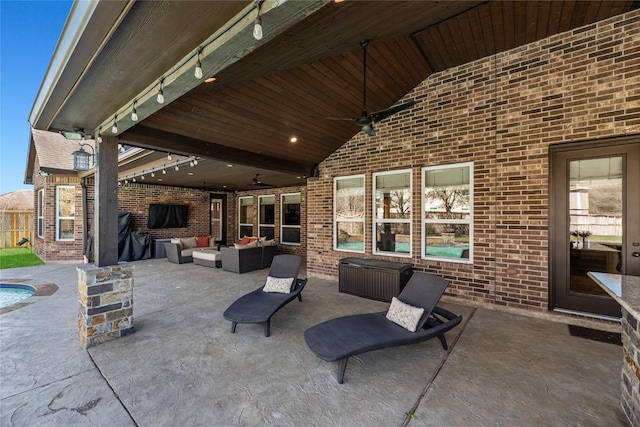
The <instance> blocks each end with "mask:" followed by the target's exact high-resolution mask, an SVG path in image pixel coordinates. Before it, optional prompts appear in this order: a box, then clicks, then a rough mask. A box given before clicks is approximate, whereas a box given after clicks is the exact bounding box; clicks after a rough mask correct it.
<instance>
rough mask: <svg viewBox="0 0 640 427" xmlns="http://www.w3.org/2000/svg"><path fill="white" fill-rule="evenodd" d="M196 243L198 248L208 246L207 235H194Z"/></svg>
mask: <svg viewBox="0 0 640 427" xmlns="http://www.w3.org/2000/svg"><path fill="white" fill-rule="evenodd" d="M196 245H197V246H198V247H199V248H208V247H209V236H203V237H196Z"/></svg>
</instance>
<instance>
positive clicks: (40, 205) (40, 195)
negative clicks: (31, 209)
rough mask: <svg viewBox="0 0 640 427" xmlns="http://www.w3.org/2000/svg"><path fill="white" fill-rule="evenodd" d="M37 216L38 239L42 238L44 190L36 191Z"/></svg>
mask: <svg viewBox="0 0 640 427" xmlns="http://www.w3.org/2000/svg"><path fill="white" fill-rule="evenodd" d="M36 215H37V216H38V229H37V233H38V237H40V238H44V188H41V189H40V190H38V206H37V207H36Z"/></svg>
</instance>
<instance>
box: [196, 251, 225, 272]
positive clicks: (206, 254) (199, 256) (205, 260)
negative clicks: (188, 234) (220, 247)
mask: <svg viewBox="0 0 640 427" xmlns="http://www.w3.org/2000/svg"><path fill="white" fill-rule="evenodd" d="M192 256H193V263H194V264H198V265H204V266H206V267H215V268H220V267H222V256H221V255H220V251H216V250H215V249H201V250H196V251H193V254H192Z"/></svg>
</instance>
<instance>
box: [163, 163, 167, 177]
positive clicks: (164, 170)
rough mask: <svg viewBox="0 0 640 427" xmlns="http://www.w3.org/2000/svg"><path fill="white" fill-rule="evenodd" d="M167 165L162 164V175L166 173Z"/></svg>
mask: <svg viewBox="0 0 640 427" xmlns="http://www.w3.org/2000/svg"><path fill="white" fill-rule="evenodd" d="M166 167H167V165H162V175H166V174H167V170H166V169H165V168H166Z"/></svg>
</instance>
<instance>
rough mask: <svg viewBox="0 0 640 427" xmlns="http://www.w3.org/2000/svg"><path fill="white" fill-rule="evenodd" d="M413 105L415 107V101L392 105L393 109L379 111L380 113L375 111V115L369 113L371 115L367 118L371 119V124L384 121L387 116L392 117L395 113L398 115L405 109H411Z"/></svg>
mask: <svg viewBox="0 0 640 427" xmlns="http://www.w3.org/2000/svg"><path fill="white" fill-rule="evenodd" d="M414 105H416V101H414V100H413V99H412V100H411V101H407V102H405V103H403V104H398V105H394V106H393V107H389V108H387V109H386V110H381V111H376V112H375V113H371V115H369V118H370V119H371V121H372V122H374V123H376V122H379V121H381V120H384V119H386V118H387V117H389V116H392V115H394V114H395V113H398V112H400V111H402V110H406V109H407V108H411V107H413V106H414Z"/></svg>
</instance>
